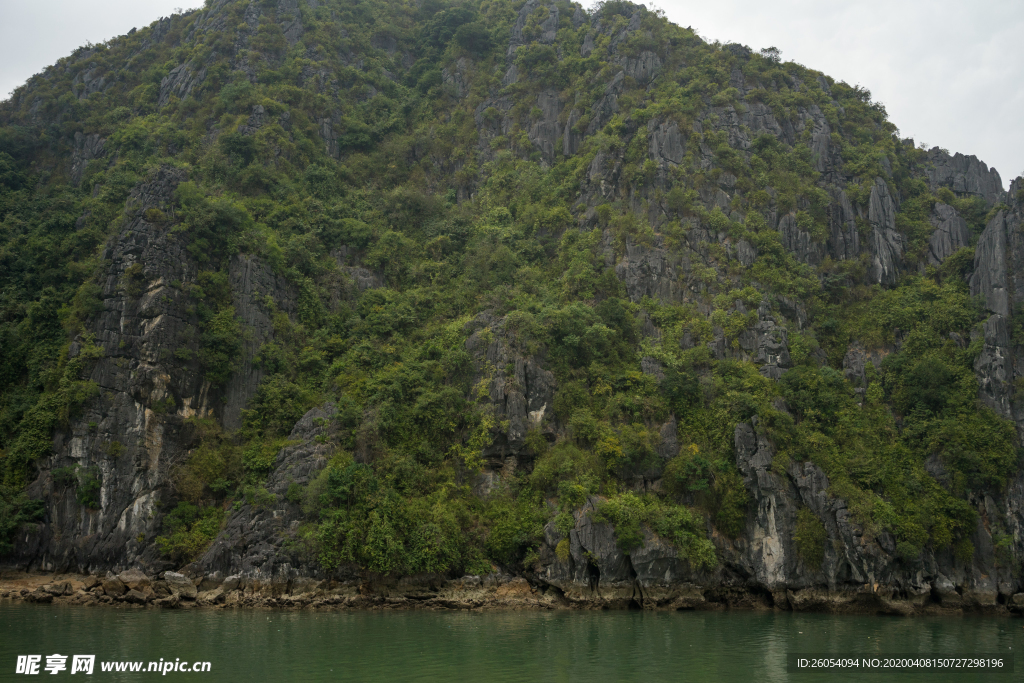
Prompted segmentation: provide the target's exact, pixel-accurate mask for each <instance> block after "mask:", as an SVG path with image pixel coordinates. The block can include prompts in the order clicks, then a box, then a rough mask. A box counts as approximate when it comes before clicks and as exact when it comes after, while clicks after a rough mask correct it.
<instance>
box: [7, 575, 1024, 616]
mask: <svg viewBox="0 0 1024 683" xmlns="http://www.w3.org/2000/svg"><path fill="white" fill-rule="evenodd" d="M131 571H132V572H137V575H136V576H132V577H130V578H133V579H135V581H134V583H135V585H136V587H134V588H128V587H127V586H126V585H125V582H124V581H123V580H122V579H121V578H120V576H123V575H124V574H126V573H127V572H122V574H121V575H119V577H114V578H113V579H111V578H104V579H99V580H98V577H95V576H81V575H52V574H42V573H28V572H15V571H8V572H0V600H10V601H12V602H26V603H40V604H61V605H81V606H87V607H89V606H97V605H108V606H111V607H115V608H133V609H139V608H163V609H197V608H203V609H226V608H233V609H284V610H304V609H326V610H349V609H355V610H359V609H362V610H385V609H428V610H477V611H487V610H508V611H516V610H588V609H589V610H593V609H602V610H607V609H637V608H640V609H645V610H657V611H690V610H702V611H724V610H743V611H773V612H782V611H795V612H819V613H830V614H862V615H863V614H879V615H897V616H941V615H944V616H957V615H964V614H983V615H987V616H1004V617H1006V616H1024V593H1018V594H1015V595H1013V596H1011V597H1010V598H1009V599H1008V600H1006V601H1005V602H1000V600H999V599H998V597H997V596H996V595H991V596H989V595H975V594H971V595H966V594H965V595H960V594H958V593H952V594H951V595H939V594H937V593H923V594H920V595H903V594H901V593H899V592H897V591H893V590H889V589H887V588H886V587H884V586H877V585H876V586H874V587H872V586H870V585H868V586H863V587H860V588H842V589H837V590H830V589H827V588H823V587H809V588H803V589H799V590H789V589H785V588H783V589H781V590H776V591H774V592H765V591H762V590H758V589H757V588H756V587H744V586H731V587H724V586H715V587H703V586H699V585H695V584H686V585H679V586H671V585H670V586H661V587H651V588H648V589H640V590H639V591H637V593H630V594H629V595H627V594H626V593H625V592H623V591H622V590H620V588H621V587H618V586H616V587H609V588H607V589H605V590H601V589H600V588H595V590H594V591H592V592H591V594H589V595H586V594H575V595H567V594H565V593H563V592H562V591H561V590H560V589H559V588H557V587H555V586H553V585H544V584H541V583H531V582H530V581H528V580H527V579H526V578H524V577H522V576H515V577H513V576H508V575H488V576H486V577H479V576H464V577H462V578H459V579H451V580H445V579H440V578H438V577H423V578H419V579H403V580H398V581H393V582H388V581H380V582H360V581H344V582H339V581H327V580H324V581H317V580H314V579H310V580H307V581H292V582H289V583H288V584H286V585H280V584H275V583H267V582H261V581H259V580H258V579H252V578H247V577H242V576H230V577H205V576H204V577H198V578H188V577H186V576H185V575H183V574H179V573H177V572H164V573H163V576H162V578H157V577H148V576H145V574H143V573H142V572H141V571H139V570H131ZM143 579H145V583H143ZM208 581H209V582H212V583H215V584H216V585H215V586H214V587H212V588H209V589H207V590H201V591H200V590H198V587H200V586H203V585H210V583H208ZM218 581H219V583H217V582H218ZM190 587H191V588H190ZM122 589H123V590H122ZM637 594H639V595H640V597H637ZM953 596H955V597H956V599H955V600H954V599H952V598H953Z"/></svg>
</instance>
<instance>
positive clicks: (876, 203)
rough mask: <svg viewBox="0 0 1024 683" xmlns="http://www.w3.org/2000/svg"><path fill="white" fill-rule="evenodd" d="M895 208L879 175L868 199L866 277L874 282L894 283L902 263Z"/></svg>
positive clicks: (894, 203) (901, 237)
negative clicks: (868, 250) (867, 260)
mask: <svg viewBox="0 0 1024 683" xmlns="http://www.w3.org/2000/svg"><path fill="white" fill-rule="evenodd" d="M896 208H897V207H896V202H894V201H893V198H892V195H890V194H889V187H888V185H886V183H885V181H884V180H882V179H881V178H875V184H874V185H873V186H872V187H871V197H870V199H869V200H868V221H869V222H870V223H871V267H870V277H871V280H872V281H873V282H877V283H878V284H883V285H892V284H895V283H896V280H897V279H899V272H900V268H901V266H902V265H903V236H902V235H901V234H900V233H899V232H897V231H896Z"/></svg>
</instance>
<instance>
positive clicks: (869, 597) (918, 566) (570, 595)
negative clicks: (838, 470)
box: [536, 419, 1024, 614]
mask: <svg viewBox="0 0 1024 683" xmlns="http://www.w3.org/2000/svg"><path fill="white" fill-rule="evenodd" d="M735 452H736V459H737V460H736V461H737V465H738V467H739V469H740V472H741V474H742V476H743V480H744V484H745V485H746V488H747V490H748V492H749V493H750V494H751V496H752V499H753V502H752V504H751V506H750V508H751V509H750V512H749V513H748V517H747V522H746V528H745V530H744V532H743V533H742V534H741V535H740V536H739V537H738V538H736V539H730V538H728V537H726V536H724V535H722V534H719V533H717V532H715V531H714V530H713V529H712V535H711V538H712V540H713V542H714V543H715V546H716V551H717V553H718V556H719V560H720V564H719V566H718V567H717V568H715V569H714V570H712V571H701V570H695V569H694V568H693V567H691V566H690V565H689V563H688V562H687V561H686V560H684V559H680V558H679V557H678V556H677V554H676V552H675V549H674V548H673V547H672V546H671V545H670V544H668V543H666V542H665V541H664V540H662V539H659V538H658V537H657V536H656V535H655V534H653V533H651V532H650V530H647V529H644V541H643V544H642V546H641V547H640V548H637V549H636V550H634V551H632V552H631V553H629V554H625V553H623V552H622V550H621V549H620V548H619V547H618V546H617V545H616V541H615V534H614V529H613V528H612V527H611V525H609V524H606V523H600V522H597V521H595V519H594V515H593V513H594V511H595V510H596V508H597V507H598V506H599V505H600V499H599V498H591V499H590V500H589V501H588V502H587V504H586V505H584V506H583V508H581V509H580V510H578V511H577V512H576V513H575V515H574V521H575V524H574V526H573V528H572V529H571V530H570V532H569V534H568V536H567V537H566V536H563V535H562V534H561V533H560V532H559V531H558V530H557V529H556V528H555V526H554V524H553V523H551V524H549V525H548V526H547V527H546V528H545V545H544V547H543V548H542V552H541V560H540V562H539V564H538V566H537V568H536V580H537V581H538V582H540V583H543V584H546V585H550V586H554V587H556V588H558V589H559V590H560V591H561V593H562V595H564V597H565V598H566V599H567V600H569V601H570V602H571V603H573V604H578V605H581V606H604V607H628V606H630V605H636V606H642V607H646V608H666V607H667V608H672V609H706V608H708V607H710V606H711V605H712V604H714V603H716V602H719V601H721V600H722V597H721V596H723V595H730V594H731V595H732V596H733V599H729V600H726V602H729V603H733V604H735V605H737V606H760V607H775V608H781V609H797V610H812V611H851V612H876V613H890V614H913V613H922V612H927V611H929V610H953V611H960V610H963V611H970V610H981V611H1000V610H1001V609H1004V608H1003V607H1002V605H1003V604H1004V603H1009V602H1012V600H1011V597H1012V596H1013V595H1015V594H1017V593H1019V592H1020V591H1021V583H1020V578H1019V577H1015V576H1014V575H1013V572H1012V571H1011V570H1010V568H1008V567H1005V566H1002V565H1000V564H999V563H998V562H997V561H996V559H995V555H994V551H993V545H992V539H991V536H990V535H989V532H988V530H987V529H986V527H985V526H983V525H982V524H981V523H980V522H979V525H978V527H977V529H976V530H975V532H974V534H973V536H972V539H971V540H972V542H974V544H975V547H976V548H977V549H978V552H977V553H976V556H975V558H974V560H972V562H971V563H970V564H969V565H963V564H962V563H959V562H958V561H956V560H955V559H954V558H953V557H952V553H951V552H950V551H948V550H946V551H942V552H932V551H930V550H926V551H925V552H924V553H922V555H921V556H920V557H919V558H917V559H915V560H907V559H904V558H901V557H900V556H899V554H898V552H897V549H896V543H895V540H894V539H893V538H892V536H891V535H889V534H888V533H887V532H885V531H880V532H875V533H874V534H871V533H869V532H868V531H867V530H865V529H864V528H863V527H861V526H860V525H859V524H857V523H856V522H855V521H854V519H853V517H852V515H851V512H850V510H849V509H848V507H847V505H846V502H845V501H843V500H842V499H841V498H837V497H835V496H834V494H833V493H832V492H831V491H830V490H829V481H828V477H827V476H826V475H825V473H824V472H823V471H822V470H821V469H820V468H819V467H817V466H816V465H814V464H813V463H810V462H804V463H795V462H794V463H790V464H789V465H788V466H787V467H786V468H785V469H784V470H780V469H779V468H778V467H777V466H776V465H775V463H774V459H775V451H774V446H773V444H772V443H771V441H770V439H769V438H768V437H767V436H766V435H765V434H764V432H763V431H762V430H761V429H760V427H759V425H758V423H757V421H756V419H755V420H754V421H752V422H750V423H741V424H739V425H737V427H736V430H735ZM1014 485H1016V486H1020V485H1024V484H1022V483H1021V482H1020V481H1018V482H1015V484H1014ZM980 505H981V506H982V508H983V511H984V510H986V508H987V510H988V511H990V512H991V513H992V514H999V513H998V510H999V508H1000V504H999V503H998V502H996V501H994V500H992V499H991V498H986V499H985V500H984V501H980ZM800 509H807V510H809V511H810V512H811V513H813V514H814V515H815V516H816V517H817V518H818V519H819V520H820V521H821V522H822V524H823V526H824V528H825V531H826V534H827V540H826V541H825V543H824V544H823V547H822V549H823V551H824V559H823V562H822V564H821V566H820V567H815V566H808V565H807V563H806V562H805V561H804V560H803V559H802V558H801V555H800V550H799V548H798V547H797V545H796V542H795V540H794V538H795V529H796V519H797V512H798V510H800ZM1007 514H1009V515H1010V516H1014V515H1016V514H1019V512H1017V511H1016V509H1015V508H1013V507H1012V506H1011V507H1010V508H1008V509H1007ZM1018 522H1019V518H1018ZM565 546H568V547H567V548H565ZM560 548H564V549H563V550H560ZM758 596H760V597H758ZM751 601H753V605H752V604H751Z"/></svg>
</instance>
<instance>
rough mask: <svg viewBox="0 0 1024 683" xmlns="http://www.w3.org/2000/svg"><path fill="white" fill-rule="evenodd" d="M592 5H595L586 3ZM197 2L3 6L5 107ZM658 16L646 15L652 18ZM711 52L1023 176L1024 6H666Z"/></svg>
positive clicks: (805, 0) (994, 2) (0, 87)
mask: <svg viewBox="0 0 1024 683" xmlns="http://www.w3.org/2000/svg"><path fill="white" fill-rule="evenodd" d="M584 2H585V3H586V4H590V3H589V2H588V0H584ZM199 4H201V3H200V2H199V0H50V1H49V2H35V1H32V0H17V1H15V0H0V97H2V98H6V97H7V95H8V93H10V91H11V90H13V89H14V88H15V87H17V86H18V85H20V84H21V83H23V82H24V81H25V80H26V79H28V77H30V76H31V75H32V74H35V73H38V72H39V71H41V70H42V69H43V68H44V67H46V66H47V65H48V64H52V63H53V62H55V61H56V60H57V59H59V58H60V57H62V56H64V55H67V54H69V53H70V52H71V51H72V50H73V49H75V48H76V47H78V46H79V45H83V44H85V43H86V42H88V41H91V42H101V41H104V40H107V39H108V38H111V37H113V36H116V35H120V34H123V33H127V32H128V30H129V29H131V28H132V27H133V26H137V27H141V26H146V25H148V24H149V23H150V22H152V21H153V20H154V19H157V18H159V17H161V16H166V15H168V14H171V13H172V12H173V11H174V10H175V8H177V7H185V8H188V7H190V6H197V5H199ZM651 6H652V5H651V4H650V3H648V7H651ZM655 6H657V7H660V8H661V9H663V10H665V13H666V14H667V15H668V18H669V19H671V20H672V21H674V22H676V23H677V24H680V25H682V26H692V27H693V28H694V29H696V31H697V33H698V34H700V35H701V36H702V37H704V38H705V39H707V40H716V39H717V40H720V41H722V42H723V43H724V42H738V43H743V44H745V45H749V46H750V47H752V48H754V49H755V50H756V49H760V48H762V47H768V46H770V45H774V46H775V47H778V48H779V49H780V50H781V51H782V57H783V59H786V60H794V61H797V62H800V63H801V64H804V65H806V66H808V67H810V68H813V69H818V70H820V71H823V72H825V73H827V74H828V75H830V76H832V77H833V78H835V79H837V80H845V81H847V82H848V83H851V84H860V85H862V86H865V87H867V88H868V89H869V90H871V92H872V94H873V95H874V98H875V100H877V101H880V102H882V103H883V104H884V105H885V107H886V109H887V110H888V112H889V116H890V118H891V119H892V121H893V122H894V123H895V124H896V125H897V126H899V128H900V133H901V135H903V136H904V137H913V138H914V139H915V140H916V141H917V142H918V143H920V142H922V141H923V142H927V143H928V144H929V145H938V146H940V147H945V148H947V149H949V150H950V152H963V153H964V154H974V155H976V156H977V157H978V158H980V159H981V160H982V161H984V162H986V163H987V164H989V165H990V166H995V167H996V168H997V169H998V170H999V173H1000V174H1001V175H1002V178H1003V182H1004V185H1009V181H1010V180H1011V179H1012V178H1014V177H1016V176H1017V175H1020V174H1021V173H1022V172H1024V125H1022V119H1024V116H1022V112H1024V51H1022V50H1021V47H1020V45H1021V43H1024V2H1022V0H972V1H965V0H852V1H849V2H842V3H840V2H828V1H823V0H774V1H773V2H766V1H765V0H713V1H711V2H709V1H708V0H700V1H694V0H660V1H658V2H656V3H655Z"/></svg>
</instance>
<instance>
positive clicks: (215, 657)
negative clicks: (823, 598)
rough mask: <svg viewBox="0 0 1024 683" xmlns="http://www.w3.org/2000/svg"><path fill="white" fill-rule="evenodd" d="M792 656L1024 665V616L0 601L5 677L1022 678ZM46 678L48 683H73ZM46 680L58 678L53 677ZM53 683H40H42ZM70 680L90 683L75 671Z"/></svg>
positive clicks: (1020, 674)
mask: <svg viewBox="0 0 1024 683" xmlns="http://www.w3.org/2000/svg"><path fill="white" fill-rule="evenodd" d="M790 652H800V653H832V654H854V653H855V654H857V655H861V656H867V655H871V656H875V655H882V654H885V653H901V654H911V653H915V654H930V655H938V654H943V655H945V654H997V653H998V654H1011V653H1012V654H1017V653H1024V619H1009V618H987V619H986V618H974V617H963V618H942V619H940V618H914V619H904V618H895V617H851V616H828V615H817V614H790V613H781V614H771V613H769V614H756V613H750V612H718V613H710V612H675V613H646V612H564V613H563V612H559V613H536V612H515V613H508V612H504V613H502V612H498V613H483V614H474V613H465V612H333V613H326V612H325V613H316V612H262V611H248V610H245V611H242V610H239V611H227V610H221V611H208V610H195V611H169V610H152V609H149V610H119V609H103V608H85V607H61V606H54V605H28V604H12V603H9V602H6V601H5V602H0V680H32V679H33V678H34V677H23V676H18V675H16V674H15V669H16V662H17V657H18V655H29V654H39V655H43V660H42V662H43V666H45V662H46V655H51V654H55V653H57V654H63V655H74V654H94V655H96V662H97V663H96V667H95V673H94V674H93V676H91V677H83V678H84V679H85V680H87V681H88V680H103V681H145V680H153V679H155V678H157V677H160V678H164V676H161V675H160V674H156V673H147V672H142V673H104V672H102V671H101V670H100V662H103V661H116V660H123V661H144V662H147V663H148V662H149V661H157V660H160V659H161V658H163V659H164V660H171V661H173V660H175V659H181V660H184V661H197V660H198V661H209V662H210V663H211V671H210V673H205V674H204V673H174V672H171V673H168V674H167V675H166V678H168V679H175V680H182V679H191V680H197V681H198V680H206V681H246V682H251V683H256V682H259V681H367V682H370V681H372V682H376V681H486V682H494V683H499V682H502V681H531V682H532V681H580V682H581V683H582V682H586V683H597V682H602V681H644V682H647V681H700V682H702V683H704V682H712V681H735V682H738V683H747V682H749V683H754V682H755V681H806V682H807V683H810V682H812V681H835V680H852V681H860V680H863V681H901V682H902V681H936V682H938V681H958V682H959V681H975V680H977V681H1018V682H1019V681H1022V680H1024V660H1021V661H1015V664H1016V666H1015V671H1014V672H1013V673H1010V672H1008V671H1002V672H998V673H996V672H985V673H981V672H965V671H934V670H933V671H927V672H922V671H914V672H905V671H904V672H889V673H885V672H869V673H865V672H864V670H860V671H856V670H853V671H845V672H836V671H833V672H830V673H824V672H796V673H789V672H788V671H787V659H786V656H787V654H788V653H790ZM70 661H71V660H70V658H69V659H68V670H67V671H63V672H61V673H59V674H56V675H50V674H48V673H46V672H45V671H42V670H41V671H40V674H41V679H42V680H64V678H65V677H68V676H71V674H70V669H71V667H70ZM43 676H45V678H42V677H43ZM36 680H39V679H36ZM71 680H79V674H75V675H74V677H73V678H71Z"/></svg>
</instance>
